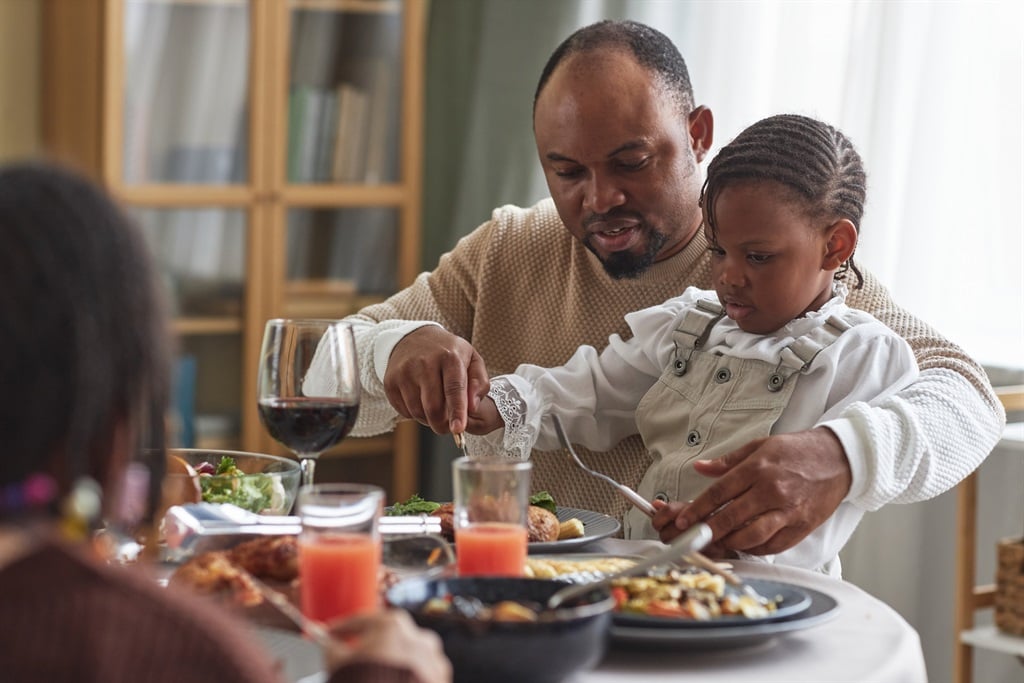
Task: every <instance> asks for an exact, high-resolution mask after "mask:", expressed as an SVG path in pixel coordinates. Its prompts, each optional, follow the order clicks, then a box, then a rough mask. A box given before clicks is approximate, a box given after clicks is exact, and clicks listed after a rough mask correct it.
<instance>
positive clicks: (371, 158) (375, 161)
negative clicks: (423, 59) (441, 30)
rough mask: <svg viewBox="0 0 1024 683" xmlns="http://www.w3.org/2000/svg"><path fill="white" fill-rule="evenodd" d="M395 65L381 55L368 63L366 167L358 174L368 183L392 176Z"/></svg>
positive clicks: (385, 179) (379, 181) (390, 178)
mask: <svg viewBox="0 0 1024 683" xmlns="http://www.w3.org/2000/svg"><path fill="white" fill-rule="evenodd" d="M396 69H397V67H396V65H395V64H393V63H392V62H391V61H389V60H387V59H384V58H378V59H375V60H373V62H372V63H371V65H370V79H371V86H370V97H371V102H370V121H369V123H370V125H369V129H368V130H367V134H366V136H367V151H366V168H365V172H364V174H363V178H362V179H363V181H364V182H366V183H368V184H379V183H384V182H388V181H390V180H393V174H392V173H389V171H390V169H389V168H388V165H389V164H390V163H391V161H390V158H391V156H393V152H392V151H391V150H392V149H393V147H392V142H393V138H394V136H395V135H397V126H396V122H397V109H398V107H397V103H396V102H395V88H394V85H395V70H396Z"/></svg>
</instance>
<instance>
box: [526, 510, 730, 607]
mask: <svg viewBox="0 0 1024 683" xmlns="http://www.w3.org/2000/svg"><path fill="white" fill-rule="evenodd" d="M710 542H711V527H709V526H708V525H707V524H704V523H703V522H702V523H700V524H695V525H694V526H692V527H690V528H689V529H687V530H686V531H684V532H683V533H681V534H680V535H679V536H677V537H676V538H674V539H672V542H671V543H669V544H668V546H667V547H665V548H663V549H661V550H659V551H658V552H657V553H655V554H653V555H651V556H650V557H648V558H646V559H644V560H641V561H640V562H637V563H636V564H634V565H633V566H631V567H627V568H625V569H621V570H619V571H617V572H613V573H611V574H606V575H605V576H604V577H602V578H601V579H599V580H598V581H595V582H593V583H583V584H579V583H574V584H570V585H569V586H567V587H566V588H562V589H559V590H558V591H556V592H555V593H554V594H553V595H552V596H551V597H550V598H548V600H547V603H546V606H547V608H548V609H556V608H557V607H558V606H559V605H561V604H563V603H564V602H566V601H567V600H571V599H573V598H576V597H579V596H581V595H586V594H587V593H589V592H590V591H592V590H594V589H595V588H597V587H599V586H607V585H609V584H611V583H612V581H615V580H616V579H621V578H624V577H627V576H635V575H637V574H642V573H643V572H646V571H647V570H649V569H653V568H654V567H657V566H658V565H663V564H667V563H670V562H674V561H675V560H677V559H679V558H680V557H682V556H686V555H689V554H690V553H693V552H696V551H698V550H699V549H701V548H703V547H704V546H706V545H707V544H708V543H710Z"/></svg>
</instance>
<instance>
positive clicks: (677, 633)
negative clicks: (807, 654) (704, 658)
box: [611, 586, 839, 650]
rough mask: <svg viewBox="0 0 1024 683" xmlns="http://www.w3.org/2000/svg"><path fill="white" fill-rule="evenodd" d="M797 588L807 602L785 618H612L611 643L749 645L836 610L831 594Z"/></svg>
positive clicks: (669, 646) (700, 646) (646, 646)
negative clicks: (663, 623)
mask: <svg viewBox="0 0 1024 683" xmlns="http://www.w3.org/2000/svg"><path fill="white" fill-rule="evenodd" d="M798 588H799V589H800V590H801V591H803V592H805V593H806V594H807V595H808V596H809V597H810V599H811V604H810V606H809V607H808V608H807V609H806V610H804V611H803V612H801V613H799V614H797V615H795V616H792V617H789V618H783V619H781V620H779V621H768V622H759V623H752V624H740V625H736V626H705V627H700V628H666V627H645V626H629V625H620V624H618V623H616V622H613V623H612V628H611V637H612V644H613V646H615V647H621V648H623V649H673V650H679V649H690V648H693V649H700V650H709V649H726V648H737V647H749V646H752V645H758V644H760V643H763V642H765V641H767V640H771V639H772V638H775V637H777V636H780V635H784V634H786V633H791V632H793V631H799V630H802V629H806V628H811V627H813V626H818V625H819V624H823V623H825V622H826V621H829V620H830V619H833V618H834V617H835V616H836V615H837V614H838V613H839V610H838V608H839V603H837V602H836V601H835V599H834V598H832V597H831V596H829V595H826V594H825V593H822V592H820V591H816V590H814V589H812V588H806V587H803V586H799V587H798Z"/></svg>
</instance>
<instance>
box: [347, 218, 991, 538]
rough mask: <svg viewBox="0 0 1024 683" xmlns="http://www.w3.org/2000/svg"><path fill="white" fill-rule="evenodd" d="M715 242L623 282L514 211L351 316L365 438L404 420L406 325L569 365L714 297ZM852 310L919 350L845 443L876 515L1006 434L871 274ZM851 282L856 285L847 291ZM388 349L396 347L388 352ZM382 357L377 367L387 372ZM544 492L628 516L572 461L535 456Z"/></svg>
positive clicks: (600, 460) (604, 457)
mask: <svg viewBox="0 0 1024 683" xmlns="http://www.w3.org/2000/svg"><path fill="white" fill-rule="evenodd" d="M710 274H711V270H710V260H709V258H708V251H707V242H706V240H705V239H704V237H703V234H702V233H701V232H700V231H698V233H697V236H696V237H695V238H694V239H693V240H692V241H691V243H690V244H689V245H687V247H686V248H685V249H684V250H683V251H682V252H680V253H679V254H677V255H675V256H673V257H672V258H670V259H667V260H665V261H662V262H659V263H656V264H654V266H653V267H652V268H650V269H649V270H648V271H647V272H645V273H643V274H642V275H641V276H640V277H638V278H636V279H623V280H614V279H612V278H610V277H609V276H608V275H606V274H605V272H604V270H603V268H602V267H601V264H600V262H599V261H598V260H597V259H596V258H595V257H594V256H593V255H592V254H591V253H590V252H589V251H587V250H586V249H585V248H584V247H583V246H582V245H581V244H580V243H579V242H578V241H577V240H576V239H574V238H573V237H572V236H571V235H570V234H569V232H568V230H567V229H566V228H565V226H564V225H563V224H562V222H561V220H560V219H559V217H558V214H557V213H556V211H555V208H554V203H553V202H552V201H551V200H550V199H545V200H543V201H541V202H539V203H538V204H536V205H535V206H533V207H530V208H519V207H515V206H504V207H501V208H499V209H496V210H495V211H494V213H493V216H492V218H491V220H490V221H488V222H486V223H484V224H483V225H481V226H480V227H479V228H477V229H476V230H475V231H474V232H473V233H471V234H470V235H467V236H466V237H465V238H463V239H462V240H460V241H459V243H458V244H457V245H456V247H455V248H454V249H453V250H452V251H451V252H449V253H447V254H445V255H444V256H442V257H441V261H440V263H439V264H438V267H437V268H436V269H435V270H434V271H433V272H431V273H423V274H421V275H420V276H419V277H418V278H417V280H416V281H415V283H414V284H413V285H411V286H410V287H408V288H407V289H405V290H403V291H401V292H399V293H397V294H395V295H394V296H392V297H391V298H390V299H388V300H387V301H385V302H383V303H381V304H377V305H374V306H370V307H367V308H365V309H363V310H362V311H361V312H360V313H359V314H358V315H356V316H352V317H351V318H350V320H353V321H354V322H356V324H357V343H358V345H359V352H360V361H361V362H362V366H361V374H362V379H363V386H364V390H365V392H364V398H363V405H362V407H361V409H360V415H359V422H358V424H357V426H356V430H355V431H354V432H353V434H356V435H370V434H377V433H381V432H385V431H389V430H390V429H392V428H393V426H394V424H395V422H396V421H397V414H396V413H395V412H394V410H393V409H392V408H391V407H390V405H388V403H387V401H386V399H385V398H384V394H383V385H382V383H381V381H380V378H381V377H383V367H378V363H379V362H386V354H381V353H380V348H379V346H378V343H379V342H380V340H382V339H384V338H385V337H386V336H387V334H384V333H387V332H389V331H391V332H393V331H394V330H395V329H396V328H398V327H401V326H402V325H403V323H402V321H412V320H431V321H435V322H438V323H440V324H441V325H443V326H444V327H445V328H447V329H448V330H450V331H451V332H453V333H455V334H458V335H460V336H462V337H464V338H466V339H468V340H469V341H470V342H471V343H472V344H473V345H474V347H476V349H477V350H478V351H479V352H480V354H481V355H482V356H483V358H484V361H485V362H486V364H487V369H488V371H489V373H490V374H491V375H492V376H494V375H497V374H502V373H509V372H513V371H514V370H515V369H516V367H517V366H518V365H519V364H521V363H534V364H537V365H543V366H551V365H560V364H562V363H563V362H565V361H566V360H567V359H568V358H569V357H570V356H571V355H572V353H573V352H574V351H575V350H576V348H577V347H578V346H580V345H581V344H589V345H591V346H594V347H596V348H597V349H598V350H600V349H602V348H604V347H605V346H606V345H607V340H608V337H609V335H611V334H613V333H617V334H619V335H622V336H626V335H628V332H629V330H628V327H627V325H626V324H625V320H624V316H625V314H626V313H628V312H629V311H632V310H636V309H639V308H644V307H647V306H651V305H654V304H657V303H661V302H662V301H664V300H665V299H668V298H669V297H672V296H676V295H678V294H679V293H681V292H682V291H683V290H684V289H685V288H686V287H687V286H689V285H695V286H698V287H701V288H710V286H711V277H710ZM865 279H866V282H865V286H864V288H863V289H860V290H852V293H851V294H850V296H849V298H848V303H849V305H851V306H853V307H855V308H862V309H864V310H866V311H869V312H870V313H872V314H874V315H875V316H876V317H878V318H879V319H880V320H882V322H884V323H885V324H886V325H888V326H889V327H891V328H892V329H894V330H895V331H896V332H897V333H899V334H900V335H901V336H903V337H904V338H905V339H906V340H907V341H908V342H909V343H910V346H911V347H912V348H913V349H914V352H915V355H916V356H917V361H918V364H919V366H920V368H921V371H922V373H921V379H920V381H919V382H917V383H916V384H914V385H913V386H912V387H911V388H910V389H908V390H907V391H905V392H903V393H901V394H899V395H898V396H897V397H895V398H894V399H892V400H890V401H888V402H887V405H884V406H882V407H881V408H878V409H869V408H868V407H867V406H866V405H864V404H858V405H856V406H854V407H853V409H852V410H851V411H850V412H849V414H848V415H849V421H848V429H847V430H846V434H845V435H841V436H840V438H841V439H842V440H843V445H844V447H845V448H847V450H848V451H849V449H850V448H863V449H866V450H867V451H868V452H871V454H872V458H873V461H875V462H876V469H875V471H874V472H871V473H870V474H869V475H868V476H865V477H863V478H862V480H861V481H856V480H855V481H854V487H853V489H851V498H852V499H854V500H855V502H857V503H859V504H861V505H863V506H864V507H865V508H866V509H876V508H877V507H880V506H881V505H883V504H885V503H887V502H892V501H895V502H913V501H918V500H924V499H926V498H930V497H932V496H935V495H937V494H939V493H941V492H943V491H945V490H947V489H949V488H951V487H952V486H954V485H955V484H956V483H957V482H959V481H960V480H961V479H962V478H963V477H965V476H966V475H967V474H969V473H970V472H971V471H972V470H973V469H974V468H975V467H977V465H978V464H979V463H980V462H981V461H982V460H983V459H984V457H985V456H986V455H987V454H988V452H989V451H990V450H991V448H992V446H993V445H994V444H995V442H996V441H997V440H998V438H999V434H1000V433H1001V430H1002V426H1003V424H1004V423H1005V414H1004V413H1003V411H1002V407H1001V406H1000V404H999V402H998V401H997V400H996V398H995V395H994V394H993V392H992V389H991V386H990V384H989V382H988V380H987V378H986V376H985V374H984V372H983V371H982V369H981V368H980V367H979V366H978V365H977V364H976V363H975V362H974V361H972V360H971V359H970V358H969V357H968V356H967V355H966V354H965V353H964V352H963V351H962V350H961V349H959V348H958V347H956V346H954V345H953V344H951V343H950V342H948V341H947V340H945V339H943V338H942V337H941V336H940V335H939V334H938V333H937V332H935V331H934V330H932V329H931V328H930V327H928V326H927V325H926V324H924V323H923V322H921V321H919V320H917V319H916V318H914V317H913V316H911V315H910V314H908V313H907V312H906V311H904V310H902V309H901V308H899V307H897V306H896V305H895V304H894V303H893V302H892V300H891V298H890V296H889V294H888V292H887V291H886V290H885V289H884V288H883V287H882V286H881V285H880V284H879V283H878V281H877V280H876V279H875V278H874V277H872V276H871V275H870V274H869V273H865ZM848 282H849V281H848ZM385 348H388V347H385ZM375 350H376V352H377V353H376V362H375V358H374V355H375ZM581 450H582V451H583V453H581V455H582V457H583V458H584V460H585V461H586V462H587V463H588V464H589V465H590V466H591V467H593V468H594V469H597V470H599V471H601V472H604V473H606V474H608V475H609V476H611V477H613V478H615V479H617V480H619V481H621V482H623V483H625V484H628V485H630V486H633V487H635V486H636V485H637V484H638V482H639V481H640V478H641V476H642V475H643V473H644V471H645V470H646V469H647V466H648V464H649V463H650V458H649V456H648V454H647V452H646V450H645V449H644V447H643V443H642V442H641V440H640V439H639V437H636V436H634V437H630V438H628V439H626V440H624V441H622V442H621V443H620V444H619V445H618V446H617V447H615V448H614V449H612V450H610V451H607V452H603V453H593V452H587V451H585V449H581ZM532 458H533V462H534V474H533V477H534V489H535V490H542V489H546V490H548V491H550V492H551V494H552V495H553V496H554V498H555V500H556V501H557V502H558V504H559V505H564V506H571V507H579V508H584V509H590V510H596V511H600V512H603V513H605V514H610V515H613V516H615V517H617V518H621V516H622V513H623V512H624V510H625V507H626V504H625V502H624V501H623V500H622V499H621V498H620V497H619V496H618V495H617V494H616V493H615V492H614V491H613V490H612V489H611V488H610V487H609V486H607V485H606V484H604V483H602V482H600V481H598V480H596V479H593V478H590V477H587V476H581V474H580V473H579V471H578V470H576V469H575V468H574V467H573V466H572V465H570V464H569V461H568V459H567V456H566V455H565V454H564V453H563V452H561V451H555V452H534V453H533V455H532Z"/></svg>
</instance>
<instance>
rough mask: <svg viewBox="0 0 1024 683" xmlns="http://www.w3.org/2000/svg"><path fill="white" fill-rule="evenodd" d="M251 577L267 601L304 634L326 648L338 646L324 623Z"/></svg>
mask: <svg viewBox="0 0 1024 683" xmlns="http://www.w3.org/2000/svg"><path fill="white" fill-rule="evenodd" d="M249 578H250V580H251V581H252V584H253V585H254V586H255V587H256V590H258V591H259V592H260V595H262V596H263V598H264V599H265V600H266V601H267V602H269V603H270V604H271V605H273V606H274V607H275V608H276V609H277V611H278V612H280V613H281V614H283V615H284V616H285V617H287V618H288V619H289V620H290V621H291V622H292V623H293V624H295V625H296V626H298V627H299V629H300V630H301V631H302V632H303V633H304V634H306V635H307V636H309V637H310V638H312V639H313V641H314V642H316V644H317V645H319V646H320V647H322V648H324V649H328V648H332V647H336V646H337V642H336V641H335V640H334V639H333V638H332V637H331V634H330V633H329V632H328V631H327V629H326V628H325V627H324V625H323V624H321V623H320V622H319V621H316V620H315V619H310V618H309V617H307V616H306V615H305V614H303V613H302V612H301V611H300V610H299V608H298V607H296V606H295V605H293V604H292V603H291V601H290V600H289V599H288V598H286V597H285V596H284V595H282V594H281V593H280V592H278V591H276V590H274V589H273V588H271V587H270V586H268V585H267V584H265V583H263V582H262V581H260V580H259V579H257V578H256V577H255V576H250V577H249Z"/></svg>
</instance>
